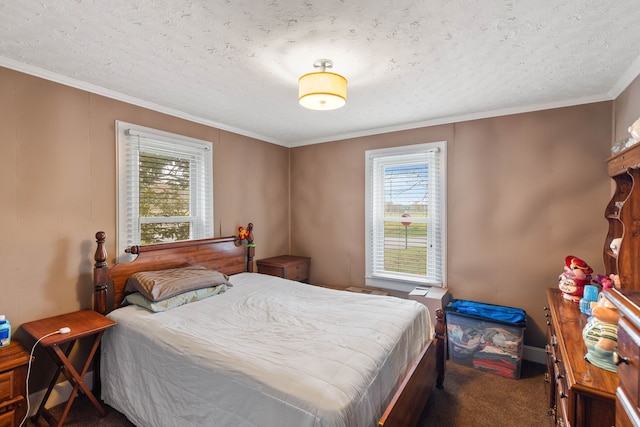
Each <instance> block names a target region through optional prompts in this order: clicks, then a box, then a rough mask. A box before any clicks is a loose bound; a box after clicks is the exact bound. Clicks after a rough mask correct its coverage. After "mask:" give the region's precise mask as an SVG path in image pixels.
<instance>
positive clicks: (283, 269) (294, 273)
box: [256, 255, 311, 283]
mask: <svg viewBox="0 0 640 427" xmlns="http://www.w3.org/2000/svg"><path fill="white" fill-rule="evenodd" d="M310 262H311V258H308V257H303V256H292V255H280V256H276V257H273V258H265V259H259V260H258V261H256V264H257V265H258V273H262V274H269V275H271V276H278V277H282V278H284V279H289V280H296V281H298V282H305V283H308V282H309V264H310Z"/></svg>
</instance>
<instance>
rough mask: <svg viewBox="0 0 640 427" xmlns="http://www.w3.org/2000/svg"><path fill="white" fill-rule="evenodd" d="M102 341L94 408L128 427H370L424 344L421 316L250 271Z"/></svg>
mask: <svg viewBox="0 0 640 427" xmlns="http://www.w3.org/2000/svg"><path fill="white" fill-rule="evenodd" d="M231 283H233V284H234V286H233V287H232V288H229V289H228V290H227V291H226V292H224V293H222V294H220V295H216V296H213V297H210V298H208V299H205V300H202V301H198V302H195V303H191V304H187V305H184V306H181V307H178V308H175V309H172V310H170V311H166V312H162V313H151V312H149V311H147V310H145V309H142V308H139V307H136V306H128V307H124V308H120V309H118V310H115V311H113V312H112V313H111V314H109V317H111V318H112V319H113V320H115V321H116V322H117V325H116V326H115V327H114V328H110V329H108V330H107V331H106V333H105V335H104V338H103V341H102V359H101V360H102V364H101V368H102V369H101V372H102V398H103V399H104V401H105V402H106V403H107V404H109V405H111V406H112V407H114V408H115V409H117V410H118V411H121V412H123V413H124V414H125V415H126V416H127V417H128V418H129V419H130V420H131V421H132V422H133V423H135V424H136V425H137V426H139V427H156V426H180V427H183V426H188V425H190V426H229V427H242V426H260V427H266V426H274V427H276V426H277V427H285V426H290V427H304V426H344V427H356V426H373V425H375V423H376V422H377V420H378V418H379V417H380V416H381V415H382V412H383V411H384V409H385V407H386V406H387V404H388V403H389V402H390V400H391V398H392V397H393V394H394V393H395V390H396V388H397V385H398V381H399V378H400V377H401V376H402V375H403V373H404V371H405V368H406V366H407V365H408V364H409V363H410V362H411V361H413V359H415V358H416V357H417V355H418V353H419V351H420V349H421V348H422V346H423V345H424V344H425V342H426V341H427V340H429V339H431V338H432V332H431V331H432V327H431V322H430V316H429V314H428V310H427V309H426V307H425V306H423V305H421V304H419V303H417V302H415V301H412V300H404V299H399V298H394V297H385V296H378V295H365V294H357V293H351V292H344V291H335V290H331V289H325V288H320V287H316V286H311V285H307V284H302V283H298V282H293V281H289V280H284V279H280V278H276V277H272V276H266V275H262V274H257V273H241V274H237V275H234V276H232V277H231Z"/></svg>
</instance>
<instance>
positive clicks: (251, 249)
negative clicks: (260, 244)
mask: <svg viewBox="0 0 640 427" xmlns="http://www.w3.org/2000/svg"><path fill="white" fill-rule="evenodd" d="M247 232H248V234H247V267H246V271H248V272H249V273H253V257H254V256H255V255H256V245H255V243H253V223H252V222H250V223H249V225H247Z"/></svg>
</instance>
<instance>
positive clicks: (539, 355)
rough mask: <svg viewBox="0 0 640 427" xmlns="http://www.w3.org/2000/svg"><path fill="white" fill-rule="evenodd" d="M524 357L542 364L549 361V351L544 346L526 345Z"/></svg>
mask: <svg viewBox="0 0 640 427" xmlns="http://www.w3.org/2000/svg"><path fill="white" fill-rule="evenodd" d="M522 358H523V359H524V360H528V361H530V362H535V363H540V364H541V365H544V364H546V363H547V353H546V351H545V350H544V348H539V347H531V346H528V345H525V346H524V348H523V352H522Z"/></svg>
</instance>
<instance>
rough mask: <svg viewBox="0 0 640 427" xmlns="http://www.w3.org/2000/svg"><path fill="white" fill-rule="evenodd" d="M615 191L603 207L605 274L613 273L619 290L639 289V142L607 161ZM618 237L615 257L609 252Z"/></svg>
mask: <svg viewBox="0 0 640 427" xmlns="http://www.w3.org/2000/svg"><path fill="white" fill-rule="evenodd" d="M606 162H607V171H608V173H609V176H610V177H611V179H613V181H614V183H615V191H614V193H613V196H612V197H611V200H610V201H609V203H608V204H607V207H606V208H605V212H604V216H605V218H606V220H607V222H608V224H609V228H608V231H607V236H606V238H605V241H604V248H603V261H604V266H605V271H606V273H607V275H609V274H617V275H618V276H619V277H620V286H621V288H622V289H640V262H638V260H640V220H639V219H640V143H639V144H636V145H633V146H631V147H629V148H627V149H626V150H623V151H621V152H620V153H618V154H616V155H614V156H611V157H610V158H608V159H607V161H606ZM616 238H620V239H622V242H621V244H620V250H619V253H618V255H617V256H616V254H615V253H614V252H613V251H612V250H611V247H610V246H611V242H612V240H613V239H616Z"/></svg>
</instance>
